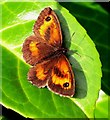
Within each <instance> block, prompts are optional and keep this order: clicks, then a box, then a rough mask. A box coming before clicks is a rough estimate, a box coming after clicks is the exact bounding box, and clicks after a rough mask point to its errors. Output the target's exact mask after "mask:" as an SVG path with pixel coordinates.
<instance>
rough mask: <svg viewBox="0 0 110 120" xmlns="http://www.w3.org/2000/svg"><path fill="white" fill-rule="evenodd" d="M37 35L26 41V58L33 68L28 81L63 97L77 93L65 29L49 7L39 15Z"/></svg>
mask: <svg viewBox="0 0 110 120" xmlns="http://www.w3.org/2000/svg"><path fill="white" fill-rule="evenodd" d="M33 32H34V35H31V36H29V37H27V38H26V40H25V42H24V43H23V48H22V52H23V58H24V60H25V61H26V63H28V64H30V65H31V66H32V67H31V68H30V70H29V72H28V80H29V81H30V82H31V83H32V84H34V85H36V86H37V87H38V88H43V87H45V86H47V88H48V89H49V90H51V91H52V92H54V93H56V94H59V95H60V96H64V97H72V96H73V95H74V93H75V78H74V73H73V71H72V67H71V65H70V63H69V61H68V59H67V58H66V56H65V55H64V53H66V52H67V49H65V48H63V47H62V32H61V27H60V23H59V20H58V18H57V15H56V13H55V12H54V11H53V10H52V9H51V8H50V7H47V8H45V9H44V10H42V11H41V13H40V14H39V16H38V18H37V20H36V22H35V24H34V28H33Z"/></svg>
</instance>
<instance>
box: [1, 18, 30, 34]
mask: <svg viewBox="0 0 110 120" xmlns="http://www.w3.org/2000/svg"><path fill="white" fill-rule="evenodd" d="M30 21H32V20H27V21H24V22H18V23H16V24H13V25H10V26H8V27H5V28H2V29H1V30H0V33H2V32H3V31H5V30H7V29H10V28H13V27H16V26H18V25H21V24H26V23H28V22H30Z"/></svg>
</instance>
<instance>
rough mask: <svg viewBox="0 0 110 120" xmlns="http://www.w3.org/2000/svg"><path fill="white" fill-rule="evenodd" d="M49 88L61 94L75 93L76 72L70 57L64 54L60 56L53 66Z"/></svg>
mask: <svg viewBox="0 0 110 120" xmlns="http://www.w3.org/2000/svg"><path fill="white" fill-rule="evenodd" d="M48 88H49V89H51V90H52V91H53V92H55V93H57V94H60V95H61V96H73V95H74V92H75V80H74V74H73V71H72V68H71V65H70V63H69V61H68V59H67V58H66V57H65V56H64V55H63V54H62V55H60V56H59V57H58V62H57V63H56V64H54V67H53V68H52V72H51V78H50V79H49V81H48Z"/></svg>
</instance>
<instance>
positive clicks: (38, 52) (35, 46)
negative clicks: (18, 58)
mask: <svg viewBox="0 0 110 120" xmlns="http://www.w3.org/2000/svg"><path fill="white" fill-rule="evenodd" d="M22 52H23V58H24V59H25V61H26V62H27V63H29V64H30V65H35V64H36V63H39V62H41V61H42V60H43V59H44V58H46V57H47V56H49V55H51V54H52V53H53V52H54V49H53V47H52V46H50V45H48V44H47V43H46V42H44V40H43V39H42V38H40V37H37V36H30V37H28V38H27V39H26V40H25V42H24V44H23V48H22Z"/></svg>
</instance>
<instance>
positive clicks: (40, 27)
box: [34, 7, 62, 48]
mask: <svg viewBox="0 0 110 120" xmlns="http://www.w3.org/2000/svg"><path fill="white" fill-rule="evenodd" d="M34 33H35V35H36V36H40V37H42V38H43V39H44V40H45V41H46V42H48V43H49V44H50V45H52V46H54V47H55V48H59V47H61V45H62V33H61V28H60V23H59V20H58V18H57V16H56V14H55V12H54V11H53V10H52V9H51V8H50V7H47V8H45V9H44V10H43V11H42V12H41V13H40V15H39V17H38V19H37V21H36V23H35V25H34Z"/></svg>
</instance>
